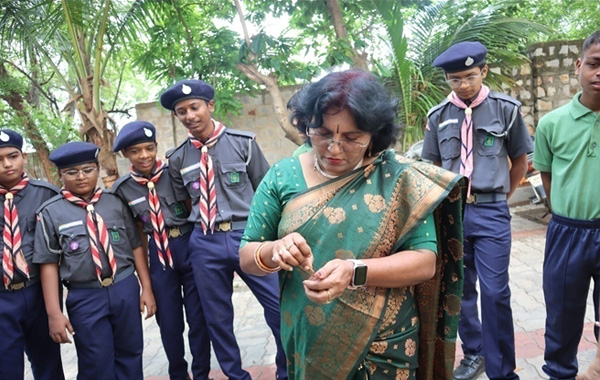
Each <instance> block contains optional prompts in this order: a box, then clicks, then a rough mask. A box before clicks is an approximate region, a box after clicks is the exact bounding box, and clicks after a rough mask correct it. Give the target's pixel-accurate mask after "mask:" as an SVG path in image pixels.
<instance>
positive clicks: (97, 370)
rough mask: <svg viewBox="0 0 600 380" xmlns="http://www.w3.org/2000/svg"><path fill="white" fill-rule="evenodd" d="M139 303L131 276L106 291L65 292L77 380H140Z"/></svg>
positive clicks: (140, 321)
mask: <svg viewBox="0 0 600 380" xmlns="http://www.w3.org/2000/svg"><path fill="white" fill-rule="evenodd" d="M139 300H140V286H139V283H138V279H137V277H136V276H135V275H134V274H132V275H130V276H129V277H127V278H125V279H124V280H122V281H120V282H118V283H116V284H114V285H111V286H109V287H106V288H100V289H73V288H71V289H70V290H69V293H68V294H67V302H66V305H67V311H68V313H69V320H70V321H71V325H73V330H74V331H75V335H73V338H74V339H75V348H76V350H77V379H78V380H90V379H94V380H142V379H143V368H142V351H143V349H144V342H143V338H142V318H141V315H140V302H139Z"/></svg>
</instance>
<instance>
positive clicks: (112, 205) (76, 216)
mask: <svg viewBox="0 0 600 380" xmlns="http://www.w3.org/2000/svg"><path fill="white" fill-rule="evenodd" d="M94 208H95V210H96V212H97V213H99V214H100V215H101V216H102V218H103V219H104V224H105V225H106V228H107V230H108V235H109V236H110V244H111V245H112V248H113V251H114V255H115V260H116V263H117V273H115V276H116V275H117V274H119V273H122V272H123V271H128V272H130V273H133V269H134V268H135V265H134V264H135V263H134V256H133V251H132V250H133V249H134V248H136V247H139V246H140V245H142V241H141V238H140V235H139V233H138V231H137V228H136V226H135V223H134V221H133V217H132V216H131V213H130V212H129V210H128V207H127V205H126V204H125V203H123V202H122V201H121V199H120V198H119V197H117V196H116V195H114V194H112V193H110V192H107V191H105V190H104V191H103V192H102V196H101V197H100V200H99V201H98V203H96V204H95V205H94ZM86 219H87V211H86V210H85V208H83V207H81V206H78V205H75V204H73V203H71V202H69V201H67V200H66V199H65V198H64V196H63V195H62V194H60V195H57V196H56V197H54V198H52V199H50V200H48V201H47V202H46V203H44V204H43V205H42V206H41V207H40V210H39V211H38V226H37V229H36V233H35V248H36V249H35V253H34V262H35V263H39V264H45V263H59V269H60V278H61V279H62V280H63V281H64V282H66V283H67V284H68V283H70V282H77V283H80V282H86V283H87V282H90V283H93V282H98V277H97V276H96V269H95V267H94V262H93V260H92V254H91V249H90V242H89V236H88V232H87V228H86ZM100 257H101V258H102V278H107V277H110V276H111V274H112V273H111V270H110V265H109V264H108V260H107V257H106V253H104V251H103V250H101V254H100Z"/></svg>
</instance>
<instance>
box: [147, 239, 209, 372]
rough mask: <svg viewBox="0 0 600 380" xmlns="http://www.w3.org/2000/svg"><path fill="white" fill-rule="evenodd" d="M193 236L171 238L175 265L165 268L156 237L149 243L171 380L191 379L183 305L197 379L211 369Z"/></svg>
mask: <svg viewBox="0 0 600 380" xmlns="http://www.w3.org/2000/svg"><path fill="white" fill-rule="evenodd" d="M190 235H191V232H190V233H187V234H185V235H183V236H180V237H177V238H170V239H169V248H170V250H171V256H172V258H173V268H171V267H170V266H169V265H168V264H167V267H166V268H165V269H163V266H162V264H161V263H160V261H159V260H158V253H157V248H156V243H155V242H154V239H150V243H149V246H148V251H149V256H150V278H151V280H152V290H153V291H154V297H155V298H156V305H157V310H156V322H157V323H158V327H159V329H160V337H161V340H162V343H163V347H164V349H165V354H166V355H167V359H168V360H169V378H170V379H171V380H185V379H187V378H188V363H187V362H186V361H185V359H184V356H185V345H184V339H183V332H184V329H185V325H184V320H183V311H184V306H185V317H186V320H187V324H188V327H189V330H188V341H189V345H190V352H191V353H192V358H193V359H192V374H193V375H194V380H195V379H198V380H207V379H208V373H209V372H210V339H209V336H208V329H207V327H206V320H205V319H204V312H203V311H202V305H201V303H200V296H199V294H198V290H197V289H196V282H195V280H194V273H193V271H192V264H191V263H190V258H189V251H188V246H189V241H190Z"/></svg>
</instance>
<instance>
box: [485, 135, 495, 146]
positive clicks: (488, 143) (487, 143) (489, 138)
mask: <svg viewBox="0 0 600 380" xmlns="http://www.w3.org/2000/svg"><path fill="white" fill-rule="evenodd" d="M483 146H487V147H490V146H494V136H486V137H485V139H484V140H483Z"/></svg>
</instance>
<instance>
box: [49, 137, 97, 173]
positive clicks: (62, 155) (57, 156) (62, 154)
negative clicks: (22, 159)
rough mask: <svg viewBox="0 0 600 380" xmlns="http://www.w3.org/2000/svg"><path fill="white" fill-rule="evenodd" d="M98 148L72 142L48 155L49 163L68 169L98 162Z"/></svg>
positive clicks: (79, 142)
mask: <svg viewBox="0 0 600 380" xmlns="http://www.w3.org/2000/svg"><path fill="white" fill-rule="evenodd" d="M99 152H100V147H99V146H98V145H95V144H92V143H88V142H83V141H73V142H70V143H66V144H63V145H61V146H59V147H58V148H57V149H56V150H54V152H52V153H50V157H48V158H49V159H50V161H52V162H53V163H54V165H56V167H57V168H59V169H63V168H70V167H73V166H77V165H80V164H85V163H86V162H98V153H99Z"/></svg>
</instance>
